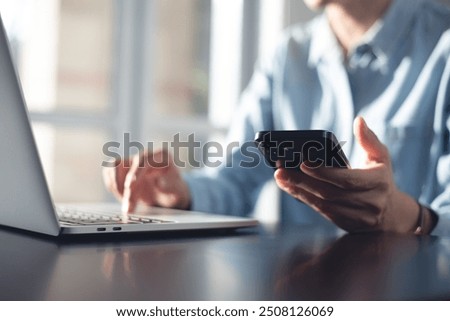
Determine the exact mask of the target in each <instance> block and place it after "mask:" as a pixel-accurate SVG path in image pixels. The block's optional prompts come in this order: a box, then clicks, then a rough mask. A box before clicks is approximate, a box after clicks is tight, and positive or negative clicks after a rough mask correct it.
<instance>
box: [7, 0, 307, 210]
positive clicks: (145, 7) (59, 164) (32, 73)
mask: <svg viewBox="0 0 450 321" xmlns="http://www.w3.org/2000/svg"><path fill="white" fill-rule="evenodd" d="M0 13H1V16H2V19H3V21H4V24H5V27H6V29H7V33H8V36H9V39H10V42H11V46H12V50H13V55H14V58H15V61H16V65H17V68H18V71H19V74H20V78H21V82H22V86H23V91H24V95H25V98H26V101H27V104H28V108H29V111H30V116H31V119H32V122H33V129H34V133H35V136H36V140H37V143H38V148H39V152H40V155H41V159H42V162H43V165H44V169H45V172H46V176H47V180H48V183H49V186H50V189H51V191H52V195H53V197H54V199H55V201H58V202H72V201H102V200H105V199H108V198H109V195H108V194H107V193H106V191H105V190H104V188H103V184H102V177H101V163H102V161H103V160H104V156H103V153H102V147H103V144H105V143H106V142H108V141H118V142H123V133H125V132H127V133H130V134H131V139H132V140H135V141H140V142H142V143H144V144H145V143H146V142H148V141H151V142H154V145H155V147H158V146H161V145H160V143H161V142H162V141H168V142H170V141H172V139H173V136H174V135H175V134H176V133H181V136H182V137H186V136H187V135H188V134H190V133H193V132H195V137H196V139H198V140H201V141H202V142H206V141H207V140H211V139H217V140H219V141H221V140H222V139H223V136H224V134H225V133H226V128H227V126H228V123H229V119H230V116H231V114H232V113H233V109H234V108H235V107H236V103H237V100H238V97H239V95H240V93H241V91H242V90H243V88H244V87H245V86H246V85H247V83H248V81H249V78H250V76H251V73H252V69H253V66H254V63H255V61H256V59H257V57H258V56H259V55H260V53H261V52H263V51H265V50H266V49H267V48H270V47H271V45H272V43H273V42H275V41H276V38H277V36H278V34H279V32H280V31H281V29H283V28H284V27H285V26H287V25H289V24H291V23H293V22H295V21H299V20H306V19H308V18H309V17H311V16H312V14H311V13H310V12H309V11H308V10H307V9H305V8H304V6H303V2H301V1H299V0H297V1H293V0H286V1H281V0H276V1H275V0H245V1H244V0H233V1H226V0H225V1H224V0H181V1H178V0H177V1H168V0H95V1H93V0H45V1H42V0H41V1H38V0H0ZM197 156H201V155H197Z"/></svg>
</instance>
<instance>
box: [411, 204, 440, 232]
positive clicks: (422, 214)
mask: <svg viewBox="0 0 450 321" xmlns="http://www.w3.org/2000/svg"><path fill="white" fill-rule="evenodd" d="M417 204H419V207H420V211H419V219H418V221H417V227H416V229H415V231H414V234H416V235H427V234H430V233H431V232H432V231H433V229H434V228H435V227H436V225H437V222H438V216H437V214H436V213H435V212H434V211H432V210H431V209H429V208H428V207H426V206H423V205H422V204H420V203H417Z"/></svg>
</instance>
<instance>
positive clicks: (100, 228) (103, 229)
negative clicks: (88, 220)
mask: <svg viewBox="0 0 450 321" xmlns="http://www.w3.org/2000/svg"><path fill="white" fill-rule="evenodd" d="M97 231H99V232H104V231H106V228H104V227H99V228H97Z"/></svg>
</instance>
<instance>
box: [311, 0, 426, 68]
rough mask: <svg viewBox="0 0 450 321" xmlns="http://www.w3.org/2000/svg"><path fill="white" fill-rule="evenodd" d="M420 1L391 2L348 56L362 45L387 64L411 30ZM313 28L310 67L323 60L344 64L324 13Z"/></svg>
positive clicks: (340, 51) (380, 61)
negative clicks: (338, 61)
mask: <svg viewBox="0 0 450 321" xmlns="http://www.w3.org/2000/svg"><path fill="white" fill-rule="evenodd" d="M422 1H423V0H394V1H393V2H392V4H391V6H390V8H389V9H388V11H387V12H386V14H385V15H384V16H383V17H382V18H380V19H379V20H378V21H377V22H376V23H375V24H374V25H373V26H372V27H371V28H370V29H369V30H368V31H367V32H366V34H365V35H364V37H363V39H361V41H360V43H359V44H358V45H357V46H355V48H353V49H352V50H351V51H350V55H351V54H352V53H353V52H354V50H355V49H356V48H358V47H359V46H361V45H368V46H369V47H370V48H371V49H372V51H373V53H374V55H375V56H376V58H377V59H378V60H379V63H381V64H387V63H388V61H389V57H391V56H392V54H393V53H395V49H396V46H398V45H399V44H400V43H401V39H402V38H403V37H404V36H405V34H406V33H407V32H408V30H410V29H411V28H410V26H411V24H412V22H413V18H414V16H415V13H416V12H417V7H418V6H419V4H420V3H421V2H422ZM315 23H316V24H317V25H314V26H313V28H314V27H315V28H314V29H313V32H312V38H311V47H310V52H309V64H310V65H313V66H314V65H317V63H318V62H319V61H320V60H322V59H340V61H344V57H343V53H342V49H341V48H340V45H339V44H338V41H337V39H336V37H335V36H334V34H333V32H332V30H331V28H330V25H329V23H328V20H327V18H326V16H325V14H322V15H321V16H320V17H319V18H318V20H317V21H315Z"/></svg>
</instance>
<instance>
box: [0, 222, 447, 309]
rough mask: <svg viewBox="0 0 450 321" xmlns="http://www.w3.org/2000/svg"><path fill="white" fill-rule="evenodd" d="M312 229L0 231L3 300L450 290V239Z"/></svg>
mask: <svg viewBox="0 0 450 321" xmlns="http://www.w3.org/2000/svg"><path fill="white" fill-rule="evenodd" d="M339 234H341V235H342V233H341V232H339V231H337V230H330V229H323V230H322V229H319V228H311V227H307V228H301V227H296V228H293V227H291V228H283V229H281V228H279V229H275V230H274V231H270V232H269V231H268V230H265V229H264V228H261V229H254V230H250V231H236V232H232V233H226V232H207V233H205V232H202V233H188V234H181V235H177V234H157V235H153V236H151V235H139V236H129V237H128V238H127V237H123V236H121V237H117V236H111V237H110V238H109V239H108V238H106V237H101V238H99V237H91V238H89V239H75V240H73V239H71V240H55V239H47V238H41V237H39V236H36V235H30V234H24V233H19V232H17V231H13V230H8V229H1V230H0V256H1V258H2V259H1V260H0V288H1V289H2V290H1V291H0V299H1V300H398V299H400V300H409V299H413V300H415V299H449V298H450V269H449V265H450V239H448V238H438V237H429V236H422V237H418V236H399V235H390V234H370V235H344V236H339Z"/></svg>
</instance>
